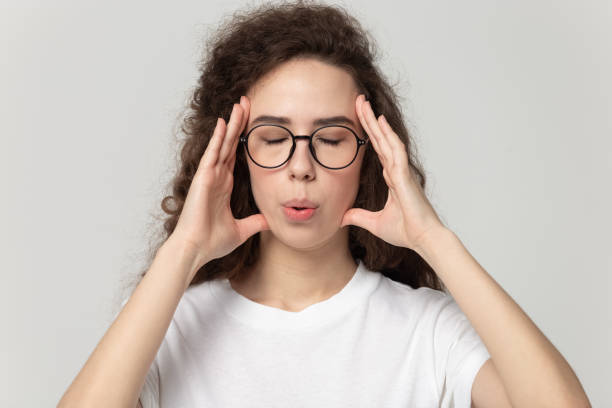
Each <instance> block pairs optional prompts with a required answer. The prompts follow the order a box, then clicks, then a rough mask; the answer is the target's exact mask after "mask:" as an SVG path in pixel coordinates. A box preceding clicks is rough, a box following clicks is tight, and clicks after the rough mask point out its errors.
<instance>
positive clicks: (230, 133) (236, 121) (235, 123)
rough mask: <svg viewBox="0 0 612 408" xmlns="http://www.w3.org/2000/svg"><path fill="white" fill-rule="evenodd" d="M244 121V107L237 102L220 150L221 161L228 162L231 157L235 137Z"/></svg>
mask: <svg viewBox="0 0 612 408" xmlns="http://www.w3.org/2000/svg"><path fill="white" fill-rule="evenodd" d="M241 122H242V107H241V106H240V105H238V104H237V103H235V104H234V106H233V107H232V113H231V114H230V120H229V122H228V124H227V131H226V132H225V138H224V140H223V146H221V151H220V152H219V160H218V161H219V163H226V162H227V159H228V157H229V154H230V151H231V148H232V145H233V144H234V139H235V138H236V133H237V130H238V127H239V126H240V123H241Z"/></svg>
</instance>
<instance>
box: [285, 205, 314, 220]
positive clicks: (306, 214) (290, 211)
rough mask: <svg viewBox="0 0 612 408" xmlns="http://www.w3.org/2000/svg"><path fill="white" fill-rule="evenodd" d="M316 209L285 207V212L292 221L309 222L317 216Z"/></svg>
mask: <svg viewBox="0 0 612 408" xmlns="http://www.w3.org/2000/svg"><path fill="white" fill-rule="evenodd" d="M315 211H316V208H308V207H283V212H284V213H285V215H286V216H287V218H288V219H289V220H290V221H308V220H309V219H311V218H312V217H313V216H314V214H315Z"/></svg>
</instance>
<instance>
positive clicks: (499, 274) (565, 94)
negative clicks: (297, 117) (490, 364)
mask: <svg viewBox="0 0 612 408" xmlns="http://www.w3.org/2000/svg"><path fill="white" fill-rule="evenodd" d="M330 3H331V2H330ZM1 4H2V5H1V8H0V47H1V50H0V51H1V54H0V55H1V63H0V135H1V139H0V140H1V142H0V165H1V166H2V167H1V172H0V174H1V177H2V181H1V186H2V200H1V202H2V204H1V210H0V217H1V218H0V220H1V226H2V234H1V235H0V236H1V239H2V242H1V247H0V248H1V251H2V254H1V256H0V268H1V271H2V275H1V276H2V280H1V282H0V301H1V304H0V307H1V313H2V315H1V318H2V336H1V337H0V339H1V340H0V341H1V347H0V353H1V361H2V366H3V367H4V368H3V369H2V370H1V371H0V376H1V377H0V383H1V384H3V387H2V388H3V390H2V392H0V405H1V406H4V407H42V406H55V404H57V402H58V401H59V399H60V397H61V395H62V394H63V393H64V391H65V390H66V389H67V387H68V386H69V384H70V383H71V382H72V380H73V379H74V377H75V376H76V374H77V373H78V372H79V371H80V369H81V368H82V366H83V364H84V363H85V361H86V360H87V358H88V357H89V355H90V353H91V352H92V351H93V349H94V348H95V346H96V345H97V343H98V341H99V340H100V339H101V338H102V336H103V334H104V333H105V331H106V330H107V329H108V327H109V326H110V323H111V322H112V318H113V315H114V314H115V313H116V312H117V310H118V303H119V302H120V300H122V299H123V297H124V296H125V294H126V293H127V290H128V283H129V282H130V281H131V280H132V279H133V277H134V275H135V274H136V273H138V272H139V271H140V269H141V268H142V267H143V266H144V264H143V260H144V253H145V250H146V249H147V245H148V240H149V238H148V237H150V235H151V234H152V233H153V232H155V231H157V230H158V228H159V222H158V221H157V220H156V219H155V217H156V216H158V215H159V214H161V209H160V202H161V199H162V197H163V195H164V194H165V193H167V191H165V190H164V186H165V185H166V182H167V181H168V180H169V179H170V177H171V176H172V175H173V172H174V166H175V156H176V140H175V137H176V128H177V123H178V120H179V117H178V116H179V115H180V114H181V112H182V110H183V108H184V106H185V104H186V103H187V100H188V98H189V94H190V92H191V91H192V90H193V88H194V87H195V85H196V80H197V76H198V71H197V64H198V61H199V59H200V57H201V52H202V45H203V44H204V40H205V38H206V34H207V32H208V31H209V30H214V28H215V27H216V26H217V24H218V23H219V21H220V19H222V18H224V17H228V16H229V15H231V13H232V12H233V11H234V10H236V9H240V8H243V7H245V6H248V5H249V4H259V3H258V2H245V1H228V0H224V1H197V2H196V1H185V2H172V3H170V2H166V3H165V4H160V3H157V2H145V1H137V2H136V1H133V2H119V1H104V2H103V1H76V0H65V1H54V2H43V1H33V0H28V1H24V0H20V1H17V0H12V1H6V0H3V1H2V3H1ZM340 4H341V5H344V6H346V7H347V8H348V9H349V10H350V11H351V12H352V13H353V15H355V16H356V17H357V18H358V19H360V20H361V21H362V23H363V25H364V26H365V27H366V28H367V29H369V30H370V31H371V32H372V34H373V35H374V37H375V38H376V39H377V43H378V46H379V49H380V56H381V58H380V60H379V63H380V65H381V67H382V69H383V71H384V72H385V73H386V74H387V76H388V78H389V79H390V81H391V82H392V83H393V84H395V86H396V89H397V90H398V92H399V93H400V95H401V97H402V101H403V109H404V113H405V115H406V117H407V118H408V120H409V121H410V122H409V123H408V126H409V128H410V129H411V130H412V132H413V135H414V138H415V140H416V142H417V145H418V153H419V155H420V157H421V159H422V161H423V163H424V165H425V170H426V174H427V176H428V186H427V193H428V194H429V197H430V199H431V201H432V204H433V205H434V207H435V208H436V210H437V211H438V213H439V215H440V217H441V218H442V219H443V221H444V222H445V224H446V225H447V226H449V228H451V229H452V230H453V231H454V232H455V233H456V234H458V236H459V237H460V239H461V240H462V241H463V243H464V244H465V245H466V247H467V248H468V249H469V251H470V252H471V253H472V255H473V256H474V257H475V258H476V259H477V260H478V262H479V263H480V264H481V265H482V266H483V267H484V268H485V269H486V270H487V272H488V273H489V274H491V275H492V276H493V277H494V279H495V280H496V281H497V282H499V283H500V284H501V285H502V287H503V288H504V289H505V290H506V291H507V292H508V294H509V295H510V296H512V298H513V299H515V300H516V301H517V303H518V304H519V305H520V306H521V307H522V308H523V310H525V312H526V313H527V314H528V315H529V316H530V317H531V319H532V320H533V321H534V322H535V323H536V325H537V326H538V327H539V328H540V329H541V330H542V331H543V332H544V334H545V335H546V336H547V337H548V338H549V339H550V340H551V342H552V343H553V344H554V345H555V347H556V348H557V349H558V350H559V351H560V352H561V353H562V354H563V356H564V357H565V358H566V359H567V361H568V362H569V363H570V365H571V366H572V367H573V369H574V370H575V372H576V374H577V376H578V377H579V379H580V381H581V382H582V384H583V386H584V388H585V390H586V392H587V394H588V396H589V398H590V400H591V402H592V404H593V406H594V407H604V406H612V398H611V397H610V392H609V382H610V374H609V367H610V366H612V351H611V346H610V345H611V344H612V335H611V334H612V333H611V332H612V301H611V300H610V290H611V289H612V285H611V282H610V274H611V273H612V251H611V249H610V247H611V243H612V242H611V239H610V231H611V230H612V217H611V216H610V209H611V208H612V192H611V186H612V182H611V176H612V142H611V140H612V119H611V114H612V103H611V100H612V97H611V95H612V80H611V76H610V73H611V72H612V5H611V3H610V2H609V1H607V0H601V1H595V0H592V1H582V2H578V1H575V2H571V1H552V0H551V1H490V0H468V1H462V2H456V1H449V0H446V1H435V2H431V1H407V2H403V3H398V2H395V1H389V0H386V1H383V0H377V1H375V2H371V1H345V2H342V3H340Z"/></svg>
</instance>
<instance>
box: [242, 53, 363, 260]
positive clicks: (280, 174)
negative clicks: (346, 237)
mask: <svg viewBox="0 0 612 408" xmlns="http://www.w3.org/2000/svg"><path fill="white" fill-rule="evenodd" d="M246 96H247V97H248V99H249V102H250V104H251V107H250V113H249V121H248V123H247V126H246V129H245V134H246V132H248V131H249V130H250V129H251V128H252V127H254V126H256V125H258V124H260V123H262V122H259V121H257V118H258V117H260V116H262V115H266V116H275V117H284V118H286V120H287V122H286V123H284V122H279V121H275V120H272V119H270V118H268V119H266V120H265V123H276V124H281V125H283V126H284V127H286V128H288V129H290V130H291V132H293V134H294V135H310V134H311V133H312V132H313V130H315V129H317V128H319V127H321V126H322V125H320V124H319V125H315V124H314V122H315V121H316V120H317V119H322V118H330V117H333V116H344V117H346V118H347V119H348V120H350V121H352V123H351V122H341V121H337V122H335V123H336V124H340V125H344V126H348V127H350V128H351V129H353V130H354V131H355V132H356V133H357V135H358V136H359V137H360V138H361V139H363V138H364V132H363V129H362V127H361V125H360V123H359V119H358V117H357V112H356V108H355V100H356V98H357V96H358V91H357V88H356V86H355V83H354V81H353V79H352V77H351V76H350V74H349V73H348V72H346V71H344V70H343V69H341V68H338V67H336V66H332V65H329V64H326V63H323V62H320V61H318V60H314V59H294V60H291V61H288V62H286V63H284V64H282V65H281V66H279V67H277V68H276V69H275V70H273V71H272V72H270V73H268V74H267V75H266V76H264V77H263V78H261V79H260V80H259V81H258V82H257V83H256V84H255V85H254V86H253V87H252V88H251V89H250V90H249V91H248V92H247V95H246ZM364 152H365V149H364V148H363V146H362V147H361V148H359V154H358V155H357V157H356V158H355V160H354V161H353V162H352V163H351V164H350V165H349V166H348V167H345V168H343V169H339V170H331V169H327V168H325V167H323V166H321V165H319V164H318V163H317V162H316V160H315V159H314V158H313V157H312V156H311V153H310V150H309V149H308V140H305V139H298V140H296V147H295V151H294V153H293V155H292V156H291V159H290V160H289V161H288V162H286V163H285V164H283V165H282V166H280V167H277V168H272V169H267V168H263V167H259V166H257V165H256V164H255V163H253V162H252V160H251V159H250V158H249V157H248V156H247V163H248V168H249V173H250V180H251V187H252V191H253V197H254V198H255V202H256V204H257V207H258V208H259V210H260V212H261V213H262V214H263V215H264V216H265V218H266V220H267V221H268V225H269V226H270V231H262V234H266V235H267V234H268V233H272V234H273V236H274V237H275V238H276V239H278V240H280V241H282V242H283V243H284V244H286V245H287V246H290V247H294V248H299V249H315V248H319V247H322V246H324V245H326V244H327V243H329V242H330V241H332V240H336V242H338V241H339V239H340V237H341V236H340V235H339V234H340V233H341V232H343V231H344V232H345V233H346V232H347V230H345V229H340V223H341V221H342V217H343V216H344V213H345V212H346V211H347V210H348V209H349V208H351V207H352V205H353V203H354V201H355V198H356V196H357V192H358V189H359V174H360V170H361V164H362V161H363V155H364ZM294 198H295V199H302V198H306V199H308V200H310V201H312V202H314V203H315V204H316V205H318V207H317V208H316V209H315V210H314V213H313V215H312V216H311V217H310V218H309V219H308V220H306V221H295V220H293V219H291V218H290V217H289V216H288V215H287V214H286V210H285V208H284V206H283V203H285V202H286V201H288V200H291V199H294ZM262 238H263V237H262Z"/></svg>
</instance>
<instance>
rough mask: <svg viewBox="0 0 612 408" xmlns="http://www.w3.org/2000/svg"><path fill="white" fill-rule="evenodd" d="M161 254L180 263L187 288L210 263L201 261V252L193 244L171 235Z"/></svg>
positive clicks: (160, 250)
mask: <svg viewBox="0 0 612 408" xmlns="http://www.w3.org/2000/svg"><path fill="white" fill-rule="evenodd" d="M159 252H161V253H164V254H167V256H171V257H173V258H174V259H175V260H176V261H178V262H179V263H180V265H181V266H182V267H181V270H182V271H183V273H184V274H185V279H186V287H187V286H189V284H190V283H191V280H192V279H193V277H194V276H195V274H196V272H197V271H198V270H199V269H200V267H201V266H202V265H204V264H205V263H206V262H208V261H207V260H202V259H201V254H200V251H198V248H196V247H195V246H194V245H193V244H191V243H190V242H187V241H183V240H180V239H178V238H176V237H174V236H173V235H170V236H169V237H168V239H167V240H166V241H165V242H164V243H163V244H162V246H161V247H160V248H159Z"/></svg>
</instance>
